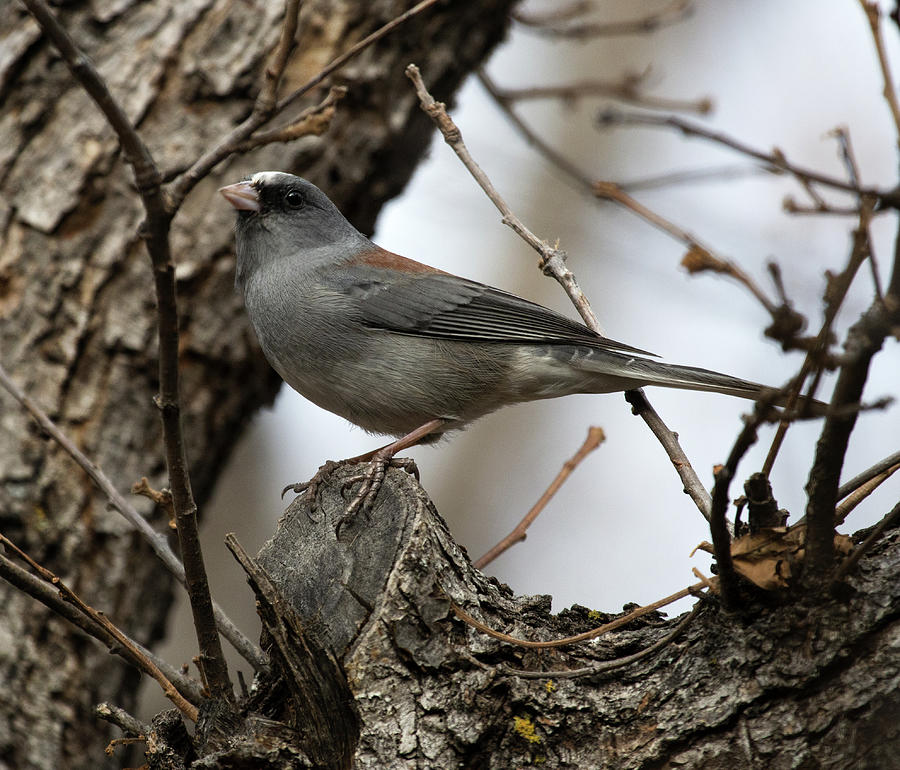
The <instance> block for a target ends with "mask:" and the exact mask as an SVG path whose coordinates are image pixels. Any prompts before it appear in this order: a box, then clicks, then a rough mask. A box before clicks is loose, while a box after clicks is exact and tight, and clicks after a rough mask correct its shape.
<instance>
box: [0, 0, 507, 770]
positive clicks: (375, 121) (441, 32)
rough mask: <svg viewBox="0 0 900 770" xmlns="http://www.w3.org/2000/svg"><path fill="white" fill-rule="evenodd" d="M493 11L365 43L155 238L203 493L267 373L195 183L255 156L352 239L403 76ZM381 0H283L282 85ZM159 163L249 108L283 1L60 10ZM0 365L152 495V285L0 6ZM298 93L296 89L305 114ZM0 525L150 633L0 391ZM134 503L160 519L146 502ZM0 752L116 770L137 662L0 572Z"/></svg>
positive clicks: (53, 83)
mask: <svg viewBox="0 0 900 770" xmlns="http://www.w3.org/2000/svg"><path fill="white" fill-rule="evenodd" d="M510 5H511V1H510V0H482V1H480V2H477V3H475V2H458V3H452V4H438V5H437V6H435V7H434V8H431V9H429V10H428V11H427V12H425V13H423V14H421V15H420V16H417V17H415V18H413V19H411V20H410V21H408V22H406V23H405V24H404V25H403V26H401V27H400V28H399V29H398V30H397V31H396V32H395V33H392V34H391V35H389V36H388V37H387V38H385V39H383V40H381V41H380V42H378V43H377V44H376V45H374V46H371V47H370V48H368V49H366V50H365V51H364V52H363V53H362V54H361V55H360V56H359V57H358V58H356V59H355V60H353V61H352V62H351V63H350V64H348V65H347V66H345V67H344V68H343V69H342V70H341V71H339V72H338V73H337V75H336V76H335V77H333V78H332V79H331V81H330V83H343V84H345V85H347V86H348V87H349V93H348V96H347V97H346V98H345V99H344V100H343V102H342V103H341V105H340V108H339V110H338V113H337V115H336V117H335V119H334V121H333V124H332V126H331V129H330V131H329V132H328V133H327V134H326V135H325V136H323V137H308V138H304V139H302V140H299V141H297V142H294V143H293V144H290V145H273V146H269V147H265V148H262V149H258V150H255V151H253V152H252V153H250V154H249V155H248V156H245V157H236V158H233V159H232V160H231V161H229V162H227V163H225V164H223V165H222V166H221V167H219V168H218V169H216V170H215V171H214V172H213V174H211V175H210V177H209V178H207V179H206V180H204V181H203V182H202V183H201V184H200V185H198V187H197V188H195V190H194V191H193V192H192V194H191V195H190V196H189V197H188V199H187V200H186V202H185V205H184V207H183V208H182V210H181V212H180V213H179V214H178V216H177V217H176V219H175V222H174V224H173V232H172V246H173V252H174V253H175V255H176V260H177V265H178V268H177V277H178V290H179V296H180V303H181V304H180V314H181V317H180V322H181V332H182V336H181V361H180V363H181V367H182V376H183V380H182V383H183V387H182V394H183V398H184V403H183V405H182V406H183V416H184V429H185V434H186V438H187V442H188V456H189V459H190V462H191V471H192V474H193V482H194V490H195V492H196V494H197V498H198V500H199V502H200V503H201V504H202V502H203V501H204V499H205V498H206V497H207V496H208V494H209V491H210V489H211V487H212V484H213V483H214V481H215V479H216V476H217V473H218V471H219V469H220V468H221V467H222V465H223V461H224V459H225V457H226V456H227V454H228V452H229V450H230V448H231V447H232V446H233V444H234V442H235V440H236V439H237V437H238V435H239V433H240V430H241V428H242V427H243V425H244V424H245V423H246V421H247V419H248V417H249V415H251V414H252V413H253V411H254V410H255V409H256V408H257V407H258V406H259V405H261V404H263V403H266V402H268V401H270V400H271V399H272V398H273V396H274V394H275V392H276V390H277V388H278V385H279V381H278V379H277V377H276V376H275V375H274V373H273V372H272V371H271V370H270V369H269V367H268V366H267V364H266V363H265V361H264V360H263V359H262V357H261V355H260V353H259V351H258V348H257V346H256V343H255V341H254V340H253V338H252V335H251V333H250V332H249V327H248V324H247V322H246V319H245V318H244V315H243V312H242V310H241V306H240V301H239V299H238V298H237V297H236V295H235V294H234V292H233V289H232V281H233V266H234V259H233V255H232V239H231V226H232V217H233V214H232V213H231V212H230V211H229V210H228V207H227V206H224V205H221V203H220V202H219V201H218V200H217V195H216V189H217V188H218V187H219V186H221V185H222V184H225V183H228V182H232V181H235V180H236V179H238V178H241V177H242V176H244V175H246V174H247V173H249V172H251V171H254V170H259V169H266V168H272V169H281V170H288V171H294V172H301V173H303V175H304V176H306V177H308V178H310V179H311V180H313V181H314V182H316V183H318V184H320V185H322V186H323V187H325V188H326V189H327V190H328V192H329V195H330V196H331V197H332V198H333V199H334V200H335V201H336V202H337V203H338V205H340V206H341V208H342V209H343V210H344V212H345V213H347V215H348V216H349V217H350V219H352V220H353V221H354V223H355V224H356V225H357V226H359V227H360V228H361V229H363V230H364V231H370V230H371V228H372V226H373V223H374V220H375V217H376V215H377V213H378V211H379V209H380V207H381V206H382V205H383V204H384V202H385V201H386V200H388V199H389V198H390V197H392V196H394V195H396V194H397V193H399V192H400V190H401V189H402V188H403V186H404V184H405V183H406V181H407V180H408V178H409V176H410V174H411V172H412V170H413V168H414V166H415V164H416V162H417V161H418V160H419V158H420V157H421V155H422V153H423V151H424V149H425V147H426V145H427V142H428V138H429V136H430V125H429V122H428V120H427V118H425V117H424V116H423V115H421V114H420V112H419V109H418V105H417V101H416V97H415V94H414V93H413V92H412V89H411V88H410V86H409V84H408V82H407V80H406V78H405V77H404V74H403V69H404V67H405V65H406V64H407V63H409V62H410V61H416V62H417V63H418V64H419V65H420V67H422V69H423V72H424V73H425V76H426V78H427V79H428V81H429V83H430V84H431V85H432V87H433V88H434V89H435V91H436V92H437V93H438V94H439V95H440V96H441V97H442V98H445V99H449V98H451V97H452V94H453V92H454V90H455V89H456V88H457V87H458V85H459V84H460V82H461V81H462V79H463V78H464V76H465V75H466V74H467V73H468V72H470V71H471V70H472V69H473V68H474V67H475V66H477V65H478V64H479V63H480V62H481V61H483V59H484V58H485V57H486V56H487V54H488V53H489V52H490V50H491V49H492V48H493V47H494V46H495V45H496V44H497V42H498V41H499V40H500V39H501V38H502V36H503V34H504V31H505V28H506V24H507V11H508V8H509V6H510ZM408 7H409V4H407V3H406V2H403V1H402V0H383V1H382V2H376V3H372V2H365V1H363V0H316V1H314V2H307V3H304V4H303V8H302V11H301V21H300V27H299V32H298V37H297V41H298V42H297V48H296V51H295V54H294V56H293V58H292V60H291V63H290V65H289V67H288V70H287V73H286V82H285V84H284V91H285V92H287V91H288V90H290V89H291V88H292V87H296V86H298V85H300V84H302V83H303V82H305V81H306V80H307V79H308V78H310V77H311V76H313V75H315V74H316V73H317V72H318V71H319V70H320V69H321V68H322V67H323V66H324V65H325V64H327V63H328V62H329V61H331V60H332V59H334V58H335V57H336V56H338V55H339V54H341V53H343V52H344V51H345V50H347V49H348V48H349V47H350V46H351V45H352V44H353V43H355V42H357V41H358V40H361V39H362V38H363V37H365V36H366V35H368V34H369V33H371V32H372V31H374V30H375V29H377V28H378V27H379V26H381V25H383V24H384V23H386V22H388V21H390V20H391V19H392V18H394V17H395V16H397V15H399V14H400V13H401V12H403V11H404V10H406V9H407V8H408ZM56 11H57V12H58V13H59V15H60V18H61V21H62V23H63V25H64V26H65V28H66V29H67V30H68V31H69V32H70V34H71V35H72V36H73V37H74V38H75V40H76V41H77V42H78V44H79V45H80V46H81V47H82V49H83V50H85V51H86V52H87V53H88V55H89V56H90V57H91V59H92V60H93V61H94V63H95V64H96V65H97V67H98V68H99V70H100V72H101V73H102V74H103V75H104V77H105V78H106V79H107V80H108V82H109V85H110V87H111V90H112V92H113V94H114V95H115V96H116V97H117V98H118V99H119V100H120V101H121V103H122V104H123V105H124V107H125V109H126V112H127V113H128V115H129V116H130V118H131V119H132V120H133V121H134V122H136V123H137V125H138V127H139V130H140V132H141V134H142V136H143V138H144V140H145V142H146V143H147V144H148V146H149V147H150V149H151V151H152V152H153V153H154V155H155V157H156V160H157V162H158V163H159V164H160V166H161V167H163V168H178V167H180V166H183V164H185V163H187V162H189V161H191V160H192V159H194V158H196V157H197V156H198V155H199V154H200V153H201V152H203V151H204V150H206V149H208V148H209V147H210V146H211V145H213V144H215V143H216V142H217V141H218V140H219V138H221V137H222V136H223V135H224V134H225V133H226V132H227V131H228V130H230V129H231V128H232V127H233V126H234V124H235V123H236V122H237V121H239V120H240V119H242V118H243V117H244V116H245V115H246V114H247V113H248V112H249V110H250V108H251V107H252V103H253V99H254V97H255V95H256V92H257V89H258V84H259V82H260V77H261V72H262V68H263V66H264V64H265V60H266V56H267V54H268V52H269V51H270V50H271V48H272V47H273V46H274V44H275V42H276V40H277V38H278V32H279V27H280V21H281V15H282V13H283V4H281V3H275V2H264V1H263V0H250V2H230V0H181V1H179V2H174V0H156V1H155V2H135V0H121V1H119V2H113V3H88V2H70V3H65V4H60V5H59V6H58V7H57V8H56ZM0 51H2V56H0V106H2V113H0V317H2V319H3V323H2V325H0V356H2V362H3V364H4V366H5V367H6V368H7V369H8V370H9V371H10V372H11V373H12V376H13V378H14V379H15V380H16V382H17V383H18V384H20V385H21V386H22V387H23V388H24V389H25V390H26V391H27V392H28V394H29V395H30V396H31V397H32V398H34V399H35V400H36V401H37V402H38V403H39V404H40V405H41V406H42V407H43V408H44V409H45V410H46V411H47V412H48V413H49V414H50V415H51V416H52V417H53V418H54V419H55V420H56V421H57V422H58V424H60V425H61V426H62V428H63V429H64V430H65V431H67V432H68V433H69V434H70V435H71V436H72V437H73V438H74V439H75V440H76V441H77V443H78V445H79V446H80V447H81V449H82V450H83V451H85V452H86V453H87V454H88V455H89V456H90V457H92V458H93V459H94V460H95V461H96V462H97V463H98V464H99V465H100V466H102V467H103V468H104V469H105V471H106V472H107V474H108V475H110V476H111V477H112V478H113V479H114V480H115V481H116V482H117V483H118V485H119V487H120V489H122V490H125V489H126V488H127V487H129V486H130V485H131V483H132V482H134V481H136V480H138V479H139V478H140V477H141V476H147V477H148V478H149V479H150V482H151V484H152V485H153V486H155V487H161V486H164V485H165V477H164V462H163V454H162V450H161V444H160V429H159V417H158V414H157V411H156V409H155V407H154V404H153V401H152V397H153V395H154V393H155V391H156V386H157V382H156V377H157V375H156V362H155V356H156V334H155V308H154V303H153V289H152V286H153V282H152V278H151V275H150V266H149V261H148V259H147V256H146V253H145V250H144V248H143V245H142V243H141V240H140V237H139V235H138V226H139V224H140V222H141V219H142V212H141V209H140V204H139V201H138V198H137V196H136V195H135V194H134V191H133V189H132V186H131V181H130V180H131V174H130V172H129V170H128V169H127V167H125V164H124V163H123V160H122V157H121V154H120V152H119V150H118V146H117V142H116V141H115V139H114V136H113V134H112V131H111V130H110V128H109V127H108V126H107V125H106V124H105V123H104V120H103V118H102V117H101V116H100V114H99V112H98V111H97V110H96V108H95V107H94V105H93V104H92V103H91V101H90V100H89V99H88V97H87V96H86V95H85V93H84V92H83V91H82V90H81V88H80V86H79V85H78V84H76V83H75V82H74V81H73V79H72V77H71V75H70V74H69V72H68V70H67V69H66V67H65V66H64V65H63V63H62V61H61V59H60V58H59V56H58V55H57V54H56V53H55V51H54V50H53V48H52V46H51V45H50V44H49V43H48V42H47V41H46V40H45V39H43V38H42V36H41V33H40V32H39V30H38V28H37V26H36V25H35V23H34V22H33V21H32V20H31V19H30V17H28V16H27V14H26V13H25V11H24V9H22V8H20V7H19V6H18V5H17V4H14V3H3V4H2V5H0ZM320 95H321V92H314V93H311V94H310V95H309V100H308V103H314V102H315V101H317V100H318V98H319V96H320ZM0 403H2V411H0V517H2V518H0V528H2V531H3V533H4V534H6V535H7V536H8V537H10V538H11V539H12V540H13V541H14V542H16V543H17V544H18V545H20V546H21V547H23V548H24V549H26V550H27V551H29V552H30V553H31V555H32V556H33V557H35V558H36V559H37V560H39V561H40V562H42V563H44V564H45V565H46V566H48V567H49V568H51V569H53V570H54V571H55V572H57V574H59V575H60V576H61V577H62V578H63V579H64V580H66V581H67V582H68V583H69V585H71V586H72V587H73V588H75V589H76V590H77V591H79V592H80V593H81V595H82V596H83V597H84V598H85V599H86V600H87V601H89V603H91V604H92V605H94V606H96V607H98V608H100V609H102V610H104V611H105V612H106V613H107V614H108V615H109V616H110V617H111V618H112V619H113V620H114V621H115V622H117V623H118V624H120V625H121V626H122V627H124V628H125V629H127V630H128V632H129V633H130V634H131V635H132V636H133V637H135V638H137V639H138V640H139V641H141V642H143V643H145V644H151V643H152V642H153V641H154V640H156V639H158V638H160V636H161V635H162V633H163V630H164V627H165V622H166V613H167V610H168V607H169V604H170V598H171V592H172V586H171V581H170V579H169V577H168V576H167V575H166V574H165V573H164V572H163V571H162V569H161V568H160V567H159V566H158V565H157V563H156V561H155V560H154V558H153V557H152V556H151V554H150V551H149V548H147V547H146V546H145V545H144V544H143V543H141V542H140V541H139V540H138V539H137V537H136V536H135V535H134V534H133V533H132V532H131V531H130V529H129V527H128V526H127V525H126V524H125V523H124V522H123V521H122V520H121V519H120V518H119V517H118V515H117V514H115V513H113V512H111V511H109V510H107V506H106V503H105V500H103V499H102V498H101V497H100V496H98V494H97V493H96V492H95V490H94V489H93V487H92V485H91V483H90V482H89V481H88V479H87V478H86V477H85V476H84V474H83V473H81V471H80V470H78V469H77V468H76V467H75V466H74V465H73V463H72V462H71V461H70V459H69V458H68V456H66V455H65V454H64V453H63V452H62V451H60V449H59V448H58V447H56V446H55V445H53V444H51V443H49V442H47V441H46V440H45V439H44V437H43V436H41V435H40V434H39V433H38V432H37V430H36V429H35V428H34V426H33V423H32V422H31V421H30V419H29V418H28V417H27V416H26V415H25V414H24V413H23V412H22V411H21V410H20V409H19V408H18V407H17V406H16V405H15V404H14V403H13V402H12V400H11V399H9V398H8V397H7V396H6V395H5V394H3V395H2V396H0ZM141 502H143V503H145V505H144V506H143V508H142V510H143V511H145V512H146V515H147V516H149V517H151V519H152V520H153V521H154V522H155V523H156V524H157V525H158V526H159V528H160V529H163V528H164V527H165V526H166V515H165V514H164V513H163V512H162V511H160V510H157V509H154V508H153V507H152V506H150V505H149V504H146V501H138V503H137V504H138V505H140V504H141ZM0 607H2V610H0V612H2V621H0V682H2V683H3V689H4V693H5V694H4V697H3V698H2V699H0V765H3V766H8V767H16V768H21V770H27V769H28V768H48V767H66V768H80V767H85V768H88V767H89V768H98V767H104V766H118V765H119V764H120V760H116V759H104V755H103V752H102V748H103V746H104V744H105V742H106V741H107V740H108V738H109V737H110V735H111V733H110V731H109V730H108V729H105V726H104V725H103V723H100V722H98V720H97V719H96V717H95V716H94V715H93V711H92V709H93V706H94V704H96V703H97V702H99V701H104V700H108V701H112V702H115V703H117V704H119V705H122V706H124V707H125V708H126V709H127V708H130V707H132V706H133V704H134V696H135V690H136V686H137V680H138V677H137V675H136V674H135V673H134V672H133V671H130V670H128V669H127V668H126V667H124V666H122V665H121V664H120V663H119V662H118V661H116V660H114V659H112V658H111V657H110V656H109V655H107V654H106V652H105V651H104V650H102V649H100V648H99V647H98V646H97V645H95V644H94V643H92V642H87V641H85V640H84V637H83V636H81V635H80V634H79V633H78V632H76V631H74V630H73V629H71V628H70V627H68V626H67V625H66V624H65V623H64V622H62V621H60V620H58V619H56V618H54V617H52V616H51V615H50V614H49V613H48V612H47V611H45V610H44V609H43V608H42V607H40V606H39V605H37V604H36V603H35V602H34V601H33V600H32V599H31V598H29V597H28V596H25V595H23V594H20V593H18V592H17V591H15V590H14V589H12V588H11V587H10V586H8V585H5V584H4V585H0Z"/></svg>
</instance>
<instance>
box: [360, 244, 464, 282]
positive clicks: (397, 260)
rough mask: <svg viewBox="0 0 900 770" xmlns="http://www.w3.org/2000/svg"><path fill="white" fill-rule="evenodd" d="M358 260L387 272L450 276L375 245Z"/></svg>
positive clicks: (361, 253)
mask: <svg viewBox="0 0 900 770" xmlns="http://www.w3.org/2000/svg"><path fill="white" fill-rule="evenodd" d="M356 259H357V260H359V261H360V262H363V263H364V264H366V265H371V266H372V267H378V268H382V269H386V270H397V271H399V272H401V273H440V274H441V275H450V273H446V272H444V271H443V270H438V269H437V268H436V267H431V266H430V265H423V264H422V263H421V262H416V261H415V260H413V259H407V258H406V257H401V256H400V255H399V254H394V252H393V251H388V250H387V249H383V248H381V246H375V245H373V246H372V248H371V249H366V251H362V252H360V253H359V255H357V257H356Z"/></svg>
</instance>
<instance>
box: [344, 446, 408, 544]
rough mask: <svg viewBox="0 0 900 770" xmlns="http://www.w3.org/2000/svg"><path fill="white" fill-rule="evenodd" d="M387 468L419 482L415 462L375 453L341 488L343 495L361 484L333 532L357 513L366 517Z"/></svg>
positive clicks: (405, 458) (406, 458)
mask: <svg viewBox="0 0 900 770" xmlns="http://www.w3.org/2000/svg"><path fill="white" fill-rule="evenodd" d="M388 467H394V468H402V469H403V470H405V471H406V472H407V473H409V474H411V475H412V476H414V477H415V479H416V481H418V480H419V469H418V467H416V463H415V461H414V460H412V459H411V458H409V457H391V456H390V455H389V454H387V453H385V454H381V453H380V452H376V453H375V454H374V455H373V456H372V459H371V460H369V463H368V464H367V465H366V469H365V470H364V471H363V472H362V473H357V474H356V475H354V476H351V477H350V478H349V479H347V480H346V481H345V482H344V484H343V486H342V487H341V494H342V495H343V494H345V493H346V492H347V491H348V490H349V489H350V488H351V487H352V486H353V485H354V484H357V483H360V482H361V483H362V485H361V486H360V488H359V491H358V492H357V493H356V495H355V496H354V498H353V499H352V500H351V501H350V503H349V504H348V505H347V508H346V509H345V510H344V513H343V514H342V515H341V517H340V518H339V519H338V520H337V521H336V522H335V523H334V531H335V532H337V533H338V534H340V531H341V527H343V526H344V525H345V524H348V523H349V522H350V521H352V520H353V519H354V518H355V517H356V516H357V514H359V513H362V514H363V515H365V516H366V517H368V515H369V511H370V510H371V509H372V506H373V505H374V504H375V498H376V497H377V496H378V491H379V490H380V489H381V485H382V484H383V483H384V476H385V473H386V472H387V469H388Z"/></svg>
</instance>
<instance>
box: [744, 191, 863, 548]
mask: <svg viewBox="0 0 900 770" xmlns="http://www.w3.org/2000/svg"><path fill="white" fill-rule="evenodd" d="M873 211H874V201H873V200H872V199H870V198H861V203H860V209H859V225H858V227H857V229H856V231H855V232H854V236H853V247H852V249H851V252H850V258H849V260H848V262H847V267H845V268H844V270H843V271H842V272H841V273H839V274H838V275H836V276H835V275H831V274H829V280H828V284H827V286H826V289H825V313H824V318H823V320H822V326H821V328H820V329H819V333H818V335H816V337H815V339H814V341H813V343H812V345H811V346H810V348H809V350H807V353H806V357H805V358H804V360H803V364H802V365H801V367H800V371H799V372H798V373H797V375H796V377H795V378H794V383H793V385H792V386H791V388H790V391H789V395H788V398H787V403H786V412H791V411H793V409H794V406H795V405H796V404H797V402H798V400H799V397H800V391H801V390H802V389H803V387H804V385H805V383H806V379H807V377H809V375H810V374H811V373H813V372H818V375H817V376H816V378H815V380H814V381H813V384H812V385H811V386H810V388H809V389H808V390H807V396H808V397H809V398H812V397H813V396H815V392H816V389H817V388H818V384H819V381H820V378H821V374H822V372H823V370H824V363H825V360H826V353H827V350H828V346H829V344H830V341H831V328H832V325H833V324H834V320H835V318H836V317H837V314H838V311H839V310H840V308H841V305H842V304H843V302H844V298H845V297H846V296H847V292H848V291H849V290H850V285H851V284H852V283H853V279H854V278H855V277H856V273H857V271H858V270H859V267H860V265H862V263H863V262H864V261H865V259H866V257H867V255H868V254H869V251H870V249H869V222H870V221H871V218H872V213H873ZM860 395H862V391H860ZM858 402H859V399H858V398H857V399H856V400H855V401H853V402H849V401H843V402H841V403H837V402H836V401H834V400H832V415H831V416H832V417H833V418H834V419H845V418H847V417H848V415H844V414H839V413H835V410H837V411H840V407H843V406H848V405H850V404H856V403H858ZM849 418H850V419H852V421H853V422H855V421H856V413H855V410H854V412H853V414H852V415H849ZM789 427H790V421H789V420H782V421H781V423H780V424H779V425H778V428H777V429H776V431H775V435H774V437H773V438H772V444H771V445H770V447H769V451H768V453H767V455H766V459H765V462H764V463H763V467H762V472H763V473H764V474H766V475H767V476H768V475H769V473H771V470H772V468H773V467H774V465H775V458H776V457H777V456H778V452H779V451H780V450H781V447H782V445H783V443H784V438H785V436H786V435H787V430H788V428H789ZM848 438H849V436H848ZM837 471H838V473H836V474H835V477H834V487H835V492H836V490H837V479H838V478H839V475H840V474H839V472H840V468H839V467H838V468H837ZM834 502H837V499H836V498H835V501H834ZM832 507H833V506H832ZM829 521H830V517H829ZM833 539H834V538H831V539H830V540H831V541H832V542H833ZM822 542H823V544H824V540H823V541H822ZM826 547H827V546H826Z"/></svg>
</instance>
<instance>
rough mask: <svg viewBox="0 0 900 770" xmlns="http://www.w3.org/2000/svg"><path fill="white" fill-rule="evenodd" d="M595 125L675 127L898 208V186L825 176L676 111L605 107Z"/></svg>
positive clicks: (776, 167) (808, 179) (809, 179)
mask: <svg viewBox="0 0 900 770" xmlns="http://www.w3.org/2000/svg"><path fill="white" fill-rule="evenodd" d="M597 125H598V126H599V127H601V128H603V127H606V126H622V125H635V126H649V127H655V128H674V129H676V130H678V131H681V133H683V134H684V135H685V136H690V137H699V138H702V139H706V140H707V141H710V142H713V143H715V144H720V145H722V146H724V147H728V148H730V149H732V150H735V151H736V152H739V153H741V154H742V155H746V156H748V157H751V158H755V159H756V160H758V161H760V162H761V163H764V164H765V166H766V167H767V168H769V169H770V170H774V171H775V172H786V173H788V174H791V175H792V176H794V177H796V178H797V179H799V180H803V181H806V182H810V183H813V182H814V183H816V184H820V185H823V186H825V187H831V188H833V189H835V190H843V191H844V192H849V193H853V194H855V195H865V196H869V197H873V198H876V199H877V200H879V201H880V202H881V203H882V204H883V205H884V206H888V207H890V208H897V207H898V206H900V193H898V191H897V190H879V189H877V188H874V187H858V186H856V185H854V184H853V183H852V182H848V181H845V180H843V179H838V178H837V177H832V176H828V175H827V174H822V173H819V172H818V171H815V170H813V169H809V168H804V167H802V166H798V165H796V164H794V163H791V162H789V161H788V159H787V158H786V157H785V155H784V153H782V152H781V151H780V150H775V151H774V152H762V151H761V150H757V149H755V148H753V147H750V146H749V145H747V144H744V143H742V142H739V141H738V140H737V139H734V138H732V137H730V136H728V135H727V134H724V133H720V132H718V131H712V130H710V129H708V128H704V127H703V126H701V125H699V124H697V123H691V122H688V121H686V120H683V119H682V118H679V117H677V116H675V115H650V114H646V113H636V112H628V113H626V112H622V111H620V110H605V111H603V112H602V113H600V114H599V115H598V116H597Z"/></svg>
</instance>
